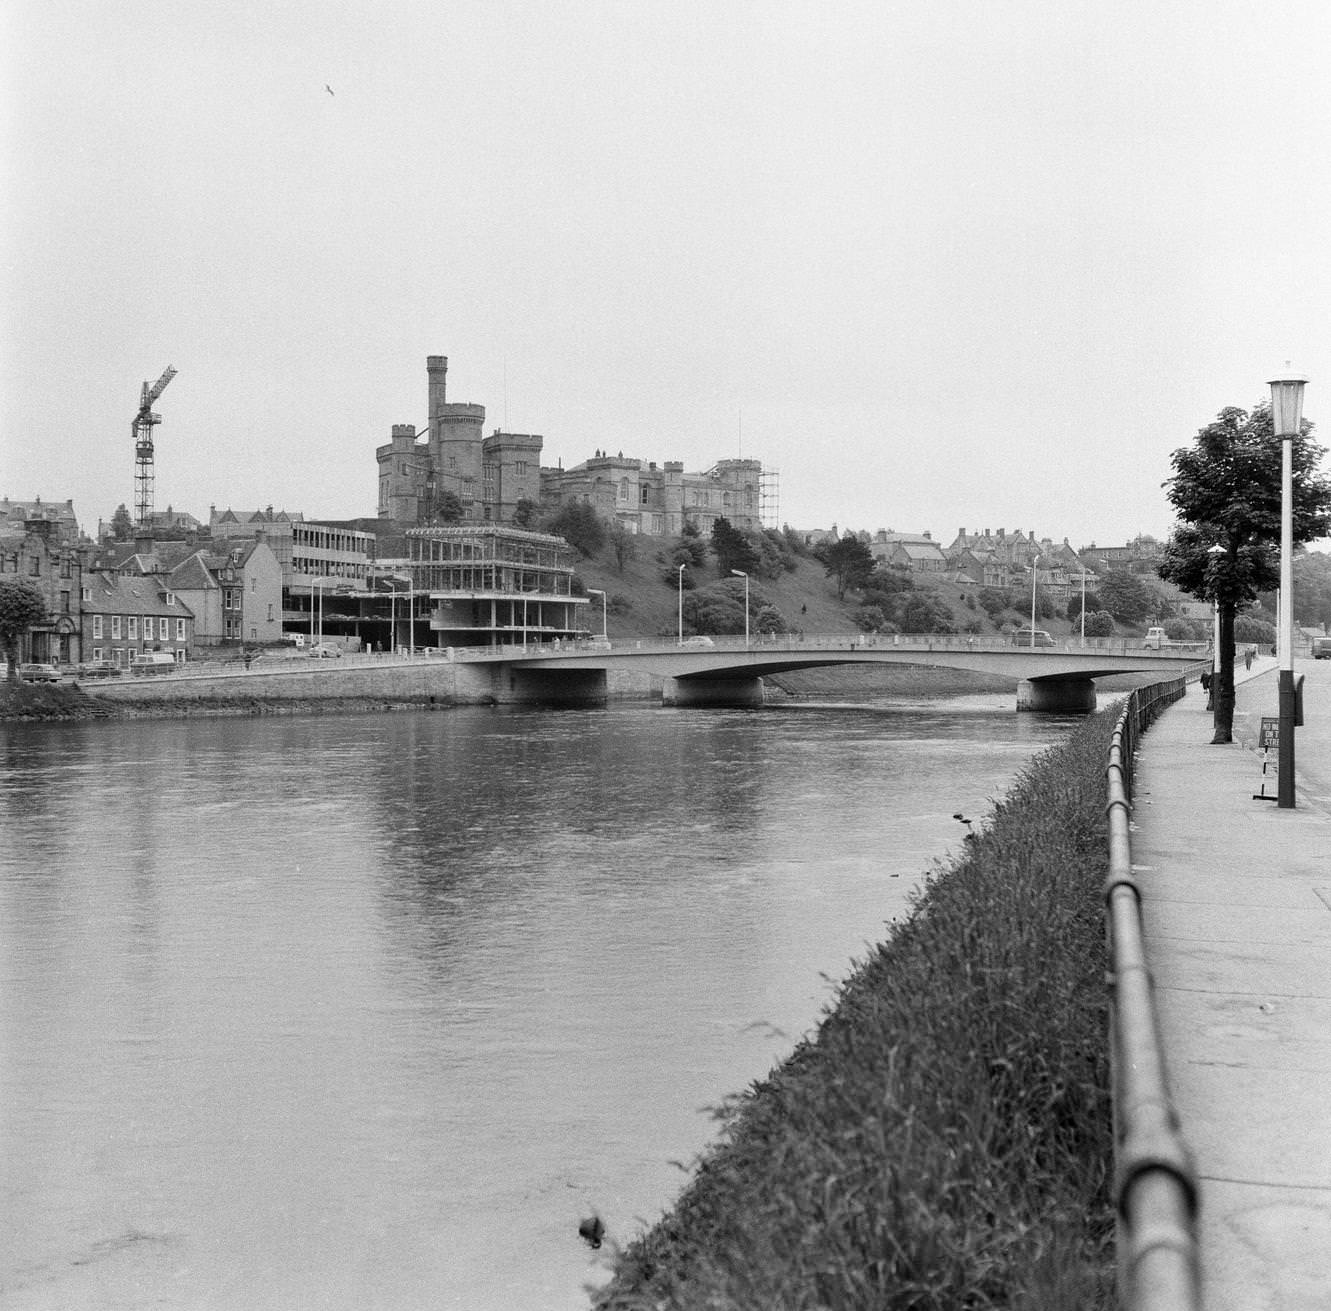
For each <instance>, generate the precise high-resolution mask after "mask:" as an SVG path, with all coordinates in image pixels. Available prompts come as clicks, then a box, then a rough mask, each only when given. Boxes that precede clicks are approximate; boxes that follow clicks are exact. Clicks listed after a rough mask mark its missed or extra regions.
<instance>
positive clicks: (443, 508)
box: [430, 490, 462, 523]
mask: <svg viewBox="0 0 1331 1311" xmlns="http://www.w3.org/2000/svg"><path fill="white" fill-rule="evenodd" d="M430 519H431V520H432V521H433V522H434V523H461V522H462V502H461V501H460V500H459V499H458V497H457V494H456V493H454V492H450V491H446V490H444V491H437V492H435V494H434V497H433V499H432V500H431V502H430Z"/></svg>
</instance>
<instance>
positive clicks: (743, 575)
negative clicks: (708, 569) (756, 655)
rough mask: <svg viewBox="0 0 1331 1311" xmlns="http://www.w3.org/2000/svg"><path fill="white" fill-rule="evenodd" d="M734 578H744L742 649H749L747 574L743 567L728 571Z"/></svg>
mask: <svg viewBox="0 0 1331 1311" xmlns="http://www.w3.org/2000/svg"><path fill="white" fill-rule="evenodd" d="M730 572H731V573H732V574H734V575H735V577H736V578H742V579H744V649H745V650H746V651H747V650H748V649H749V575H748V574H746V573H745V572H744V570H743V569H732V570H731V571H730Z"/></svg>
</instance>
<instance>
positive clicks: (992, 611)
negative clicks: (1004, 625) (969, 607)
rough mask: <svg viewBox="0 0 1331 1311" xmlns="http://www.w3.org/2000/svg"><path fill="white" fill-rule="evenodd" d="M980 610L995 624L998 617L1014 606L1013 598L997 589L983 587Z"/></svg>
mask: <svg viewBox="0 0 1331 1311" xmlns="http://www.w3.org/2000/svg"><path fill="white" fill-rule="evenodd" d="M978 599H979V602H980V608H981V609H982V610H983V611H984V612H985V614H987V615H988V616H989V618H990V619H992V620H993V621H994V622H995V623H996V622H997V621H998V616H999V615H1001V614H1002V613H1003V611H1004V610H1006V609H1008V608H1009V607H1010V606H1011V605H1012V598H1011V597H1010V596H1009V595H1008V594H1007V593H1006V592H1004V591H1001V590H1000V589H999V588H997V587H982V588H980V595H979V598H978Z"/></svg>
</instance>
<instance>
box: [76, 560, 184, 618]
mask: <svg viewBox="0 0 1331 1311" xmlns="http://www.w3.org/2000/svg"><path fill="white" fill-rule="evenodd" d="M83 585H84V586H85V587H86V588H88V590H89V592H90V593H91V595H90V598H89V599H88V600H87V601H85V602H84V603H83V608H84V610H85V611H86V612H88V613H91V614H107V615H114V614H122V615H168V616H170V617H172V618H180V619H193V618H194V612H193V611H192V610H191V609H190V608H189V606H187V605H186V604H185V603H184V602H183V601H181V600H180V598H179V597H173V598H172V599H171V600H170V601H168V600H167V599H166V591H167V589H166V588H164V587H161V586H159V585H158V584H157V583H156V582H155V581H154V580H153V579H152V578H145V577H143V576H141V575H139V574H118V573H111V572H109V571H107V570H99V571H98V572H96V573H88V574H85V575H84V576H83Z"/></svg>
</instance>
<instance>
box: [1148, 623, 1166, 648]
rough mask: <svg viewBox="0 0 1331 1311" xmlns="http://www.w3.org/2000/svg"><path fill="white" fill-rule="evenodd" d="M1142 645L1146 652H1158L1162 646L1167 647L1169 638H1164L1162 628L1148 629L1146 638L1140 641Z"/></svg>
mask: <svg viewBox="0 0 1331 1311" xmlns="http://www.w3.org/2000/svg"><path fill="white" fill-rule="evenodd" d="M1142 645H1143V646H1144V647H1145V648H1146V649H1147V650H1148V651H1158V650H1159V649H1160V648H1161V647H1162V646H1168V645H1169V638H1167V637H1166V636H1165V630H1164V629H1163V628H1148V629H1147V630H1146V636H1145V637H1144V638H1143V639H1142Z"/></svg>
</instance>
